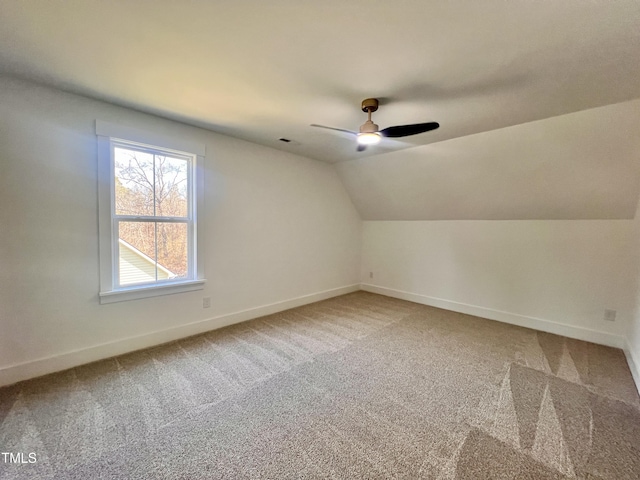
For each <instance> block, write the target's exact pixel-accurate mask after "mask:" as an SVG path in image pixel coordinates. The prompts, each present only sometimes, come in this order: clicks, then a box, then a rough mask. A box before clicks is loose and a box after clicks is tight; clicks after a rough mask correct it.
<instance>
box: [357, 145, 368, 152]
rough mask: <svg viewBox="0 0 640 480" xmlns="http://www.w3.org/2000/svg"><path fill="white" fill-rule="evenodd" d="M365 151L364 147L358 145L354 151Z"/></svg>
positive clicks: (365, 147)
mask: <svg viewBox="0 0 640 480" xmlns="http://www.w3.org/2000/svg"><path fill="white" fill-rule="evenodd" d="M366 149H367V146H366V145H358V148H356V151H358V152H364V151H365V150H366Z"/></svg>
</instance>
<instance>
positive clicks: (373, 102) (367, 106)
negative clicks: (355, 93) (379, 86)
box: [362, 98, 378, 113]
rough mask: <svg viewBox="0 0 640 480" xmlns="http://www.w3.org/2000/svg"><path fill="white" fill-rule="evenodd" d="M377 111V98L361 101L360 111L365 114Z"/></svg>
mask: <svg viewBox="0 0 640 480" xmlns="http://www.w3.org/2000/svg"><path fill="white" fill-rule="evenodd" d="M376 110H378V99H377V98H367V99H365V100H363V101H362V111H363V112H365V113H368V112H372V113H373V112H375V111H376Z"/></svg>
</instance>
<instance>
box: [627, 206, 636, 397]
mask: <svg viewBox="0 0 640 480" xmlns="http://www.w3.org/2000/svg"><path fill="white" fill-rule="evenodd" d="M632 248H633V252H634V253H635V258H634V269H635V280H636V281H635V284H634V293H635V297H634V308H633V314H632V316H631V321H630V322H629V331H628V332H627V344H626V348H625V353H626V354H627V360H628V361H629V367H630V368H631V373H632V374H633V377H634V379H635V381H636V387H638V393H640V204H639V205H638V211H637V212H636V218H635V220H634V230H633V246H632Z"/></svg>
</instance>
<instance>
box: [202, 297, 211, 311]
mask: <svg viewBox="0 0 640 480" xmlns="http://www.w3.org/2000/svg"><path fill="white" fill-rule="evenodd" d="M210 306H211V297H204V298H203V299H202V308H209V307H210Z"/></svg>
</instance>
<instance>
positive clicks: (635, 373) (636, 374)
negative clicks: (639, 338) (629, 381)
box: [624, 342, 640, 395]
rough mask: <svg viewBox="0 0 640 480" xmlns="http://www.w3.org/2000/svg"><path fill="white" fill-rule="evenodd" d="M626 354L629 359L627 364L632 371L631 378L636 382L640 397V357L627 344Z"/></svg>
mask: <svg viewBox="0 0 640 480" xmlns="http://www.w3.org/2000/svg"><path fill="white" fill-rule="evenodd" d="M624 354H625V356H626V357H627V363H628V364H629V370H631V376H632V377H633V381H634V382H636V388H637V389H638V395H640V370H639V369H638V367H640V355H636V354H634V352H633V349H632V348H631V345H629V343H628V342H627V345H626V347H625V349H624Z"/></svg>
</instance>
